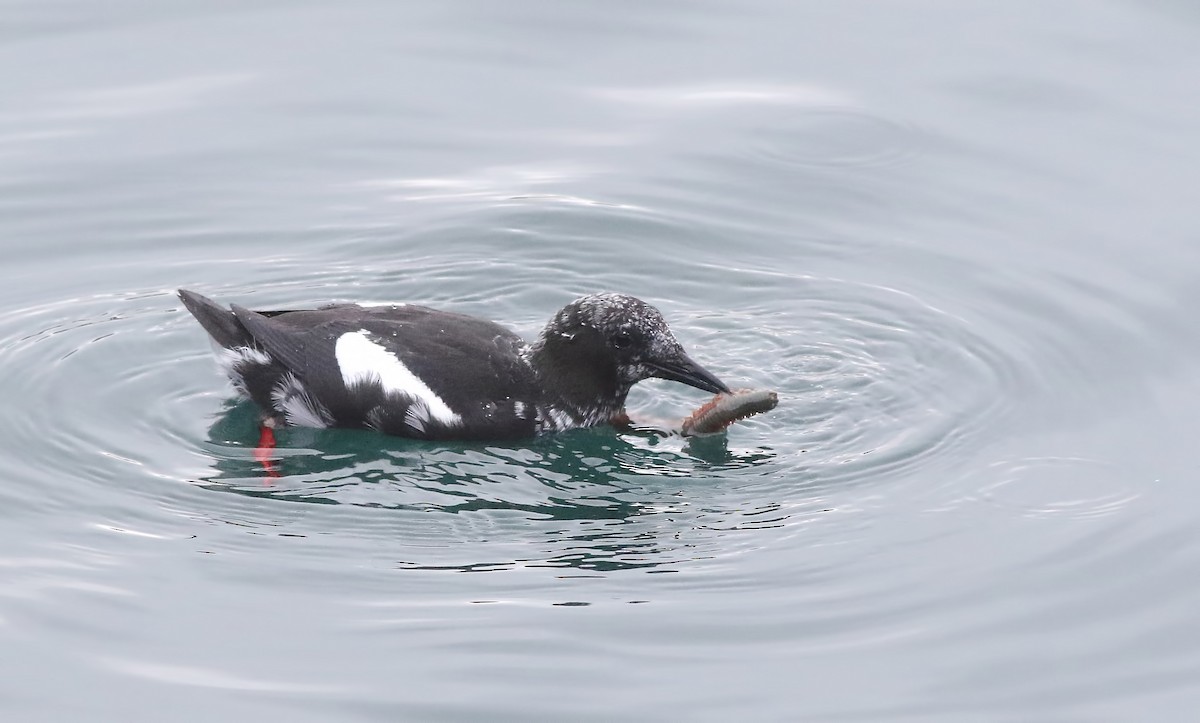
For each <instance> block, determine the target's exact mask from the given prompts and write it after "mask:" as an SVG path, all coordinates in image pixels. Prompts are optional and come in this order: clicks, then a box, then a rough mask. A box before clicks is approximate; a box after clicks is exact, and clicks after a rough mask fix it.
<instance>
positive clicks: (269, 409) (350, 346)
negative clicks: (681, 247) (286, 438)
mask: <svg viewBox="0 0 1200 723" xmlns="http://www.w3.org/2000/svg"><path fill="white" fill-rule="evenodd" d="M179 293H180V298H181V299H182V300H183V302H184V305H185V306H186V307H187V309H188V310H189V311H190V312H191V313H192V315H193V316H194V317H196V319H197V320H198V321H199V322H200V324H201V325H202V326H203V327H204V328H205V330H206V331H208V333H209V336H210V337H211V338H212V340H213V342H214V343H215V344H216V346H217V347H218V356H219V358H220V359H221V360H222V364H223V366H224V367H225V370H226V373H227V374H228V376H229V377H230V379H231V381H232V382H233V384H234V386H235V387H236V388H237V389H238V390H239V391H241V392H242V393H244V394H245V395H247V396H248V397H250V398H251V399H252V400H253V401H254V402H255V403H256V404H257V405H258V406H259V407H260V408H261V409H262V411H263V418H264V421H265V422H268V423H271V424H296V425H302V426H314V427H330V426H336V427H365V428H370V429H375V430H377V431H380V432H383V433H386V434H393V435H399V436H404V437H415V438H422V439H512V438H519V437H527V436H531V435H533V434H536V433H539V432H545V431H554V430H558V429H565V428H570V427H578V426H593V425H596V424H604V423H608V422H609V421H610V420H612V419H613V417H614V416H616V415H617V414H619V413H620V412H621V411H622V407H623V406H624V402H625V397H626V395H627V394H628V392H629V388H630V387H631V386H632V385H633V383H635V382H636V381H638V380H640V379H644V378H646V377H649V376H662V377H666V378H673V379H678V380H680V381H684V382H685V383H689V384H692V385H693V386H698V387H699V388H702V389H707V390H709V391H726V388H725V386H724V384H722V383H721V382H720V381H718V380H717V379H716V378H715V377H713V376H712V375H711V374H709V373H708V372H706V371H704V370H703V369H702V368H700V367H699V366H698V365H696V364H695V362H692V361H691V360H690V359H689V358H688V357H687V355H686V354H684V353H683V350H682V347H680V346H679V344H678V342H677V341H675V339H674V337H673V336H672V335H671V334H670V331H669V330H668V329H667V327H666V323H665V321H662V319H661V315H659V314H658V312H657V310H655V309H654V308H653V307H650V306H649V305H647V304H645V303H644V302H641V301H639V300H637V299H634V298H633V297H628V296H621V295H616V294H604V295H594V296H589V297H583V298H582V299H579V300H576V301H575V302H572V304H569V305H568V306H567V307H564V309H563V310H562V311H560V312H559V313H558V314H557V315H556V316H555V318H554V319H553V320H552V321H551V322H550V323H549V324H548V325H547V327H546V329H545V330H544V331H543V332H542V334H541V335H540V336H539V337H538V339H537V340H536V341H535V342H534V343H533V344H532V345H530V344H527V343H526V342H525V341H524V340H523V339H521V337H519V336H518V335H516V334H515V333H513V332H511V331H509V330H508V329H505V328H504V327H502V326H500V325H498V324H495V323H493V322H490V321H486V320H483V319H478V318H475V317H470V316H465V315H463V314H457V313H453V312H447V311H440V310H436V309H430V308H428V307H424V306H416V305H404V304H398V305H390V306H360V305H357V304H336V305H330V306H325V307H321V308H319V309H312V310H279V311H264V312H256V311H250V310H249V309H245V308H243V307H240V306H237V305H234V306H233V307H232V308H231V309H227V308H224V307H222V306H220V305H218V304H217V303H215V302H213V301H212V300H210V299H208V298H206V297H203V296H201V295H199V294H196V293H194V292H190V291H183V290H181V291H180V292H179Z"/></svg>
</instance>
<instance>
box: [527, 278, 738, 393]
mask: <svg viewBox="0 0 1200 723" xmlns="http://www.w3.org/2000/svg"><path fill="white" fill-rule="evenodd" d="M532 353H533V354H534V358H535V360H536V362H537V364H538V366H540V367H543V368H544V369H545V370H553V371H552V372H551V373H553V374H555V375H556V376H558V377H560V380H559V381H560V383H562V384H568V383H570V384H586V385H588V386H591V385H592V384H593V383H595V384H597V385H598V386H599V387H600V391H599V393H600V394H601V395H604V396H609V397H616V398H617V399H618V404H619V405H620V404H624V402H625V395H626V394H628V393H629V389H630V387H632V386H633V385H634V384H636V383H637V382H640V381H642V380H643V379H649V378H651V377H658V378H661V379H670V380H672V381H677V382H683V383H684V384H688V385H690V386H693V387H696V388H697V389H703V390H705V391H708V392H713V393H717V392H728V391H729V387H727V386H725V384H724V383H723V382H722V381H721V380H719V379H717V378H716V377H715V376H713V374H712V373H711V372H709V371H708V370H706V369H704V367H702V366H700V365H699V364H697V363H696V362H694V361H692V359H691V358H690V357H688V355H687V353H686V352H684V350H683V347H682V346H681V345H680V344H679V342H678V341H676V339H675V336H674V334H672V333H671V330H670V328H668V327H667V322H666V320H665V319H663V316H662V314H661V313H660V312H659V311H658V309H655V308H654V307H653V306H650V305H649V304H647V303H646V302H644V301H642V300H641V299H637V298H634V297H632V296H625V295H623V294H592V295H590V296H584V297H582V298H580V299H576V300H575V301H573V302H571V303H570V304H567V305H566V306H565V307H563V308H562V310H561V311H559V312H558V313H557V314H556V315H555V316H554V318H553V319H552V320H551V321H550V323H549V324H547V325H546V328H545V330H543V331H542V335H541V336H540V337H539V338H538V340H537V342H536V343H535V344H534V346H533V350H532ZM568 379H573V380H574V381H573V382H568ZM579 393H580V395H583V394H587V393H592V392H584V390H583V389H582V388H581V389H580V390H579Z"/></svg>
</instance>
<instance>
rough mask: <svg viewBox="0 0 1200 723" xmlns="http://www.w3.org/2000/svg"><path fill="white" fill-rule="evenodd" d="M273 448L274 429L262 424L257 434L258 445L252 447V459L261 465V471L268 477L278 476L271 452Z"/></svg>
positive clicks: (274, 477)
mask: <svg viewBox="0 0 1200 723" xmlns="http://www.w3.org/2000/svg"><path fill="white" fill-rule="evenodd" d="M273 449H275V430H274V429H271V428H270V427H268V426H266V425H265V424H264V425H263V427H262V432H261V433H260V434H259V436H258V446H257V447H255V448H254V459H256V460H258V462H259V464H261V465H262V466H263V471H265V472H266V473H267V477H268V478H269V479H276V478H278V477H279V470H278V469H277V468H276V466H275V460H274V458H273V455H272V454H271V450H273Z"/></svg>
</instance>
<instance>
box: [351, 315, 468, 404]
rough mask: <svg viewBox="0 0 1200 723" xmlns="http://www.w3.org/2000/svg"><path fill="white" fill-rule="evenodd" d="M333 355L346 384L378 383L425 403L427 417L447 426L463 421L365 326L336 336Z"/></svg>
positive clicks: (415, 401)
mask: <svg viewBox="0 0 1200 723" xmlns="http://www.w3.org/2000/svg"><path fill="white" fill-rule="evenodd" d="M334 355H335V356H336V357H337V364H338V369H339V370H340V371H341V372H342V381H343V382H344V383H345V384H346V386H347V387H352V386H355V385H358V384H369V383H371V382H378V383H379V385H380V386H382V387H383V390H384V391H385V392H388V393H390V394H403V395H406V396H408V397H410V398H412V400H413V403H414V404H416V403H418V402H419V403H421V404H422V405H424V407H425V410H426V411H427V413H428V417H429V418H431V419H433V420H437V421H438V422H440V423H442V424H445V425H448V426H456V425H459V424H462V417H461V416H459V415H458V414H456V413H455V412H454V410H452V409H450V407H449V406H447V404H446V402H444V401H442V398H441V397H439V396H438V395H437V394H435V393H434V391H433V390H432V389H430V388H429V386H428V385H427V384H425V382H423V381H421V380H420V379H419V378H418V377H417V375H416V374H413V373H412V372H411V371H409V369H408V367H406V366H404V364H403V362H401V361H400V360H399V359H397V358H396V355H395V354H393V353H392V352H390V351H388V350H387V349H385V348H384V347H382V346H380V345H379V344H376V343H375V342H373V341H371V339H370V332H369V331H367V330H366V329H360V330H359V331H350V332H346V333H345V334H342V335H341V336H340V337H338V340H337V346H336V347H335V349H334Z"/></svg>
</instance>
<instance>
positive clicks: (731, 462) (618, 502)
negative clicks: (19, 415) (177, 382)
mask: <svg viewBox="0 0 1200 723" xmlns="http://www.w3.org/2000/svg"><path fill="white" fill-rule="evenodd" d="M257 422H258V417H257V412H256V411H255V409H254V408H253V406H252V405H250V404H248V403H240V404H231V405H230V406H229V407H228V408H227V409H226V410H225V413H224V414H223V415H221V416H220V417H219V418H218V419H217V420H216V421H215V422H214V424H213V425H212V426H211V427H210V429H209V435H208V444H209V450H210V452H211V453H212V457H213V462H214V467H215V469H214V473H213V474H212V475H210V476H208V477H207V478H205V479H203V480H201V481H200V484H201V485H202V486H204V487H206V488H207V489H211V490H216V491H222V492H229V493H234V494H238V495H246V496H251V497H257V498H270V499H275V500H279V501H281V502H284V501H286V502H302V503H312V504H327V505H352V506H359V507H367V508H376V509H385V510H391V511H394V512H395V513H396V514H395V516H394V517H395V518H396V519H395V520H394V524H393V525H392V526H391V528H390V529H391V530H392V531H393V533H394V534H396V535H400V536H404V538H405V539H410V540H413V541H420V542H421V543H423V544H426V545H427V548H426V547H422V548H421V549H430V550H434V549H437V550H440V551H441V552H440V554H437V555H433V557H436V558H437V559H418V560H407V561H401V562H399V563H398V564H399V565H400V566H401V567H405V568H413V569H449V570H460V571H485V570H498V569H508V568H511V567H514V566H518V565H520V566H549V567H570V568H579V569H585V570H592V571H596V572H600V571H607V570H617V569H629V568H646V567H655V566H661V565H664V564H669V563H676V562H679V561H681V560H686V559H688V557H689V556H690V555H692V554H694V553H695V550H691V549H689V548H690V547H692V546H691V545H688V544H686V542H682V541H681V540H682V539H683V538H686V537H687V530H688V529H690V528H695V527H699V526H703V525H702V524H701V523H700V522H698V521H696V520H695V519H694V518H696V516H697V515H698V514H701V513H703V514H706V515H708V516H709V517H710V518H711V516H712V515H713V514H714V512H716V510H714V507H713V505H712V504H711V500H708V499H703V498H704V495H703V489H704V488H705V487H708V488H710V489H711V487H712V485H714V484H719V483H720V481H721V480H722V479H723V475H724V473H726V472H727V471H728V470H731V469H735V468H739V467H745V466H753V465H759V464H763V463H765V462H769V461H770V460H772V459H773V455H772V454H770V453H769V452H764V451H761V450H757V451H754V452H745V451H739V452H733V451H731V450H730V449H729V446H728V443H727V439H726V437H725V436H724V435H716V436H711V437H701V438H693V439H688V440H681V439H680V438H678V437H671V436H668V435H665V434H664V433H662V432H657V431H655V430H650V429H645V428H639V429H635V430H632V431H628V432H621V433H618V432H617V431H616V430H614V429H612V428H607V427H604V428H596V429H581V430H573V431H570V432H566V433H561V434H557V435H546V436H543V437H537V438H533V439H529V440H526V441H525V442H524V443H511V442H510V443H505V444H503V445H497V444H489V443H446V442H423V441H415V440H408V439H401V438H396V437H388V436H384V435H379V434H375V433H371V432H364V431H360V430H314V429H303V428H290V429H285V430H281V431H280V432H279V434H278V444H279V446H278V448H277V449H276V450H275V451H276V455H275V457H276V463H275V468H276V469H277V470H278V471H279V476H278V477H271V476H268V474H267V473H266V470H265V469H264V468H263V467H262V465H261V464H260V463H259V462H258V461H257V460H255V459H254V456H253V454H252V452H253V446H254V444H255V443H256V441H257V439H258V433H257ZM698 498H701V499H698ZM738 507H739V509H738V510H737V514H744V512H745V506H744V505H738ZM429 513H442V515H446V516H448V517H439V518H431V517H430V516H429ZM731 514H733V512H732V511H731ZM439 520H441V521H440V522H439ZM515 545H516V546H519V547H517V549H516V550H515V551H517V552H519V555H510V556H509V557H508V558H507V559H502V560H498V561H497V560H496V558H495V556H494V554H492V553H495V552H498V551H499V550H501V549H503V550H508V551H510V552H513V551H514V546H515ZM448 551H450V552H448ZM454 551H457V553H454ZM463 553H466V554H468V555H469V556H472V557H473V558H474V559H473V560H472V561H470V562H464V561H463V560H462V554H463ZM480 553H483V554H484V555H485V556H486V558H488V559H490V560H493V561H491V562H479V561H478V558H479V556H480Z"/></svg>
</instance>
